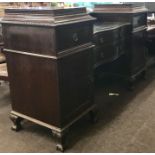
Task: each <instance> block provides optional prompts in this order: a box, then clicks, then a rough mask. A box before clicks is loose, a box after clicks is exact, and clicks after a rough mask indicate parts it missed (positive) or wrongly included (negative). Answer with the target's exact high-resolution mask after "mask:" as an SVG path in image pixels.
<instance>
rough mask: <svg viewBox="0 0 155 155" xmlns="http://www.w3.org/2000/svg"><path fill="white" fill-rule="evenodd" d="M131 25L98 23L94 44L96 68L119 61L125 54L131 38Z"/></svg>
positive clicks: (95, 26) (95, 29) (96, 24)
mask: <svg viewBox="0 0 155 155" xmlns="http://www.w3.org/2000/svg"><path fill="white" fill-rule="evenodd" d="M130 31H131V24H130V23H123V22H96V23H95V24H94V36H93V42H94V44H95V45H96V46H95V48H94V68H95V69H96V68H98V67H99V66H102V65H104V64H107V63H111V62H113V61H115V60H117V59H118V58H119V57H121V56H122V55H124V54H125V51H126V49H127V48H128V44H129V38H130V34H131V33H130Z"/></svg>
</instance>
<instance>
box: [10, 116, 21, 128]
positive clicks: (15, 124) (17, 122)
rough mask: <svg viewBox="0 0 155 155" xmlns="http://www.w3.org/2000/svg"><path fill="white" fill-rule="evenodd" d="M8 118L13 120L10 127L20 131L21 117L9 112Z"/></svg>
mask: <svg viewBox="0 0 155 155" xmlns="http://www.w3.org/2000/svg"><path fill="white" fill-rule="evenodd" d="M10 119H11V120H12V122H13V126H12V127H11V129H12V130H13V131H20V130H21V129H22V126H21V121H22V120H23V119H22V118H21V117H19V116H16V115H14V114H10Z"/></svg>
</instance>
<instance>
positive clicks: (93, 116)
mask: <svg viewBox="0 0 155 155" xmlns="http://www.w3.org/2000/svg"><path fill="white" fill-rule="evenodd" d="M97 114H98V113H97V110H96V109H94V110H91V111H90V112H89V117H90V121H91V122H92V123H96V122H97V120H98V115H97Z"/></svg>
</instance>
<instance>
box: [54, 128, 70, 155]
mask: <svg viewBox="0 0 155 155" xmlns="http://www.w3.org/2000/svg"><path fill="white" fill-rule="evenodd" d="M52 133H53V136H54V138H55V140H56V149H57V150H58V151H61V152H64V151H65V149H66V147H67V141H66V131H65V132H58V131H54V130H52Z"/></svg>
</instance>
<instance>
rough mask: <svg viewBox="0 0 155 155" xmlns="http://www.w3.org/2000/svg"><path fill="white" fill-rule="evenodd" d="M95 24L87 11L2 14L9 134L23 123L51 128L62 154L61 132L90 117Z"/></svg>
mask: <svg viewBox="0 0 155 155" xmlns="http://www.w3.org/2000/svg"><path fill="white" fill-rule="evenodd" d="M94 21H95V18H93V17H91V16H90V15H88V14H87V13H86V8H68V9H60V8H54V9H6V10H5V16H4V18H3V20H2V30H3V35H4V43H5V44H4V52H5V54H6V61H7V67H8V74H9V81H10V93H11V99H12V111H11V114H10V118H11V120H12V121H13V123H14V125H13V127H12V129H14V130H20V129H21V121H22V120H23V119H26V120H29V121H32V122H34V123H37V124H39V125H42V126H45V127H47V128H50V129H51V130H52V132H53V135H55V136H56V139H57V145H56V147H57V149H59V150H61V151H63V150H64V149H65V148H66V141H65V137H66V130H67V129H68V128H69V127H70V126H71V125H72V124H73V123H74V122H75V121H77V120H78V119H79V118H81V117H82V116H84V115H85V114H87V113H90V115H91V117H92V116H94V115H93V110H94V108H95V104H94V102H93V57H92V56H93V55H92V52H93V48H94V45H93V43H92V37H93V23H94ZM92 119H93V117H92Z"/></svg>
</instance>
